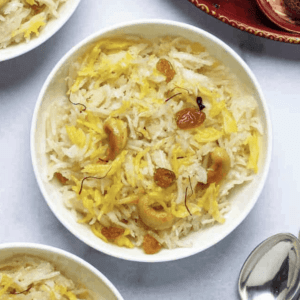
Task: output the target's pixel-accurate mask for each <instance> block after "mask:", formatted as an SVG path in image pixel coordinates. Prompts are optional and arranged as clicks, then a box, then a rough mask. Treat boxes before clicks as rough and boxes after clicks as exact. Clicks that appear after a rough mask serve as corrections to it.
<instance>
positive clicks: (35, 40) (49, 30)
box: [0, 0, 81, 62]
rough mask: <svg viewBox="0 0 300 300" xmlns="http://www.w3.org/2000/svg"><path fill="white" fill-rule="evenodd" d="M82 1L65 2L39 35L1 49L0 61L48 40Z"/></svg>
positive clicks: (23, 52) (20, 53)
mask: <svg viewBox="0 0 300 300" xmlns="http://www.w3.org/2000/svg"><path fill="white" fill-rule="evenodd" d="M80 1H81V0H69V1H67V2H65V3H63V4H62V5H61V7H60V8H59V10H58V12H59V17H58V18H57V19H51V20H49V21H48V22H47V24H46V26H45V27H44V28H43V30H41V32H40V34H39V36H35V34H34V35H33V36H32V38H31V39H30V41H29V42H28V43H26V42H22V43H19V44H14V45H10V46H8V47H7V48H5V49H0V62H1V61H5V60H8V59H11V58H14V57H17V56H19V55H22V54H25V53H27V52H28V51H30V50H32V49H34V48H36V47H38V46H39V45H41V44H42V43H44V42H45V41H47V40H48V39H49V38H50V37H51V36H52V35H54V34H55V33H56V32H57V31H58V30H59V29H60V28H61V27H62V26H63V25H64V24H65V23H66V22H67V21H68V20H69V18H70V17H71V16H72V14H73V13H74V11H75V9H76V8H77V6H78V4H79V2H80Z"/></svg>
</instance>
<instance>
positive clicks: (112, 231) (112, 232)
mask: <svg viewBox="0 0 300 300" xmlns="http://www.w3.org/2000/svg"><path fill="white" fill-rule="evenodd" d="M124 232H125V229H123V228H118V227H103V228H102V229H101V233H102V234H103V235H104V236H105V237H106V238H107V239H108V240H113V239H116V238H117V237H119V236H121V235H122V234H123V233H124Z"/></svg>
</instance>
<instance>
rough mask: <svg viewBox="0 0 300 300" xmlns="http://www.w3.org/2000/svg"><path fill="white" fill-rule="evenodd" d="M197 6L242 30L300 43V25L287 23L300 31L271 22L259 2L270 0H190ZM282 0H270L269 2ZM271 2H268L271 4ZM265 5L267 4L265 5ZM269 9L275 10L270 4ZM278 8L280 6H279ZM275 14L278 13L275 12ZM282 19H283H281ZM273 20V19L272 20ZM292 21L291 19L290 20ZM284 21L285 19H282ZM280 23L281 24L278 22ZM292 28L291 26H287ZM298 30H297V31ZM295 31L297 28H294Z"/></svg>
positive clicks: (272, 38)
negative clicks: (283, 27)
mask: <svg viewBox="0 0 300 300" xmlns="http://www.w3.org/2000/svg"><path fill="white" fill-rule="evenodd" d="M189 1H190V2H191V3H193V4H194V5H195V6H197V7H198V8H200V9H201V10H202V11H204V12H206V13H207V14H209V15H211V16H213V17H215V18H217V19H219V20H220V21H222V22H224V23H226V24H229V25H231V26H233V27H236V28H238V29H240V30H242V31H247V32H249V33H251V34H254V35H257V36H260V37H264V38H268V39H271V40H275V41H279V42H285V43H291V44H300V25H298V26H297V24H291V23H289V22H287V21H285V22H286V24H290V26H295V27H297V30H298V32H291V31H286V30H283V29H282V28H280V27H279V26H277V25H276V24H275V23H273V22H271V21H270V19H269V18H267V17H266V16H265V14H264V13H263V12H262V10H261V8H260V6H259V5H258V3H257V1H258V2H267V1H268V0H257V1H255V0H189ZM271 2H277V4H278V3H280V0H269V3H271ZM269 3H267V4H268V5H269ZM264 6H265V5H264ZM269 6H270V8H269V11H273V12H274V10H273V8H271V5H269ZM277 8H278V6H277ZM274 15H276V13H275V12H274ZM287 18H288V17H287ZM281 20H282V19H281ZM272 21H273V20H272ZM290 21H291V20H290ZM281 23H284V21H281V22H280V24H281ZM278 25H279V24H278ZM286 29H289V30H292V29H290V28H286ZM297 30H296V31H297ZM294 31H295V29H294Z"/></svg>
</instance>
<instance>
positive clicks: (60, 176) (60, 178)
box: [55, 173, 68, 184]
mask: <svg viewBox="0 0 300 300" xmlns="http://www.w3.org/2000/svg"><path fill="white" fill-rule="evenodd" d="M55 176H56V178H57V179H58V180H59V181H60V182H61V183H62V184H66V182H67V181H68V178H66V177H64V176H62V175H61V174H60V173H55Z"/></svg>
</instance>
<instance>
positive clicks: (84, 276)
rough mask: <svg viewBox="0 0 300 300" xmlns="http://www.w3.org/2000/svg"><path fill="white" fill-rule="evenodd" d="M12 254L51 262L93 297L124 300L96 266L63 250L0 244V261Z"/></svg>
mask: <svg viewBox="0 0 300 300" xmlns="http://www.w3.org/2000/svg"><path fill="white" fill-rule="evenodd" d="M14 255H31V256H36V257H39V258H40V259H43V260H46V261H48V262H50V263H51V264H53V265H54V266H55V267H56V269H57V270H58V271H60V272H61V273H62V274H63V275H64V276H66V277H67V278H69V279H71V280H72V281H73V282H75V283H81V284H83V285H84V286H85V287H86V288H87V289H88V290H90V291H91V292H92V293H94V295H97V297H96V298H95V299H97V300H98V299H99V300H101V299H103V300H104V299H105V300H124V299H123V297H122V296H121V295H120V293H119V292H118V291H117V289H116V288H115V287H114V285H113V284H112V283H111V282H110V281H109V280H108V279H107V278H106V277H105V276H104V275H103V274H102V273H101V272H99V271H98V270H97V269H96V268H94V267H93V266H92V265H90V264H89V263H87V262H86V261H84V260H83V259H81V258H79V257H78V256H75V255H74V254H71V253H69V252H66V251H64V250H61V249H58V248H54V247H50V246H46V245H39V244H34V243H9V244H1V245H0V263H1V262H4V261H6V260H7V259H9V258H10V257H12V256H14Z"/></svg>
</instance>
